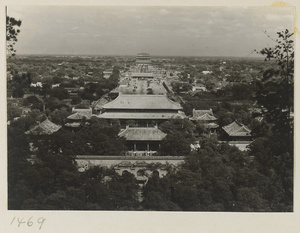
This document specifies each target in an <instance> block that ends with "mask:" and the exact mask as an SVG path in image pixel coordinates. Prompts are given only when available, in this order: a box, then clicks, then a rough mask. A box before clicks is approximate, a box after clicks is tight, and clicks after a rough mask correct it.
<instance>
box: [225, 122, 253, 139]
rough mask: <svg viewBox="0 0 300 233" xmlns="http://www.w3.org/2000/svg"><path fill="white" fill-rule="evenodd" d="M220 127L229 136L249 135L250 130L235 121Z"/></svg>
mask: <svg viewBox="0 0 300 233" xmlns="http://www.w3.org/2000/svg"><path fill="white" fill-rule="evenodd" d="M222 128H223V130H224V131H225V132H226V133H227V134H228V135H229V136H251V130H250V129H248V127H247V126H245V125H243V124H241V123H238V122H236V121H234V122H232V123H231V124H229V125H226V126H223V127H222Z"/></svg>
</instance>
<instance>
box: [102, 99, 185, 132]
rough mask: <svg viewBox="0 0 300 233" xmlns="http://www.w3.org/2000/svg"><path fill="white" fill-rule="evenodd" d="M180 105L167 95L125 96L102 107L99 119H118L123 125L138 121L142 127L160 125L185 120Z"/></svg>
mask: <svg viewBox="0 0 300 233" xmlns="http://www.w3.org/2000/svg"><path fill="white" fill-rule="evenodd" d="M182 109H183V108H182V107H181V106H180V104H179V103H176V102H174V101H172V100H170V99H169V98H168V97H167V96H165V95H124V94H120V95H119V96H118V97H117V98H116V99H114V100H113V101H111V102H109V103H107V104H104V105H103V106H102V113H101V114H100V115H98V117H99V118H104V119H118V120H120V122H121V125H122V126H124V125H126V121H128V120H136V121H137V122H138V123H139V125H140V126H148V125H149V124H151V123H154V124H158V123H160V122H162V121H166V120H168V119H170V118H181V119H182V118H185V117H186V116H185V114H184V113H183V112H182V111H181V110H182Z"/></svg>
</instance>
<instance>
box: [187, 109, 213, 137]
mask: <svg viewBox="0 0 300 233" xmlns="http://www.w3.org/2000/svg"><path fill="white" fill-rule="evenodd" d="M190 120H191V121H199V122H202V123H203V124H204V125H205V126H206V127H207V128H208V129H209V131H210V132H211V133H216V131H217V129H218V128H219V125H218V124H217V118H216V117H215V116H214V114H213V111H212V110H211V109H208V110H196V109H193V117H191V118H190Z"/></svg>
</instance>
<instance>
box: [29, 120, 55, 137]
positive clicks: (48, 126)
mask: <svg viewBox="0 0 300 233" xmlns="http://www.w3.org/2000/svg"><path fill="white" fill-rule="evenodd" d="M60 128H61V126H60V125H56V124H54V123H53V122H51V121H50V120H49V119H48V118H47V119H46V120H44V121H43V122H42V123H38V125H36V126H34V127H33V128H32V129H30V130H28V131H27V132H26V134H30V135H51V134H53V133H55V132H56V131H58V130H59V129H60Z"/></svg>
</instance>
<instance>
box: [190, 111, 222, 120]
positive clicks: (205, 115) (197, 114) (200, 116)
mask: <svg viewBox="0 0 300 233" xmlns="http://www.w3.org/2000/svg"><path fill="white" fill-rule="evenodd" d="M190 119H191V120H199V121H215V120H217V118H216V117H215V116H214V114H213V112H212V110H211V109H209V110H195V109H193V117H192V118H190Z"/></svg>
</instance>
